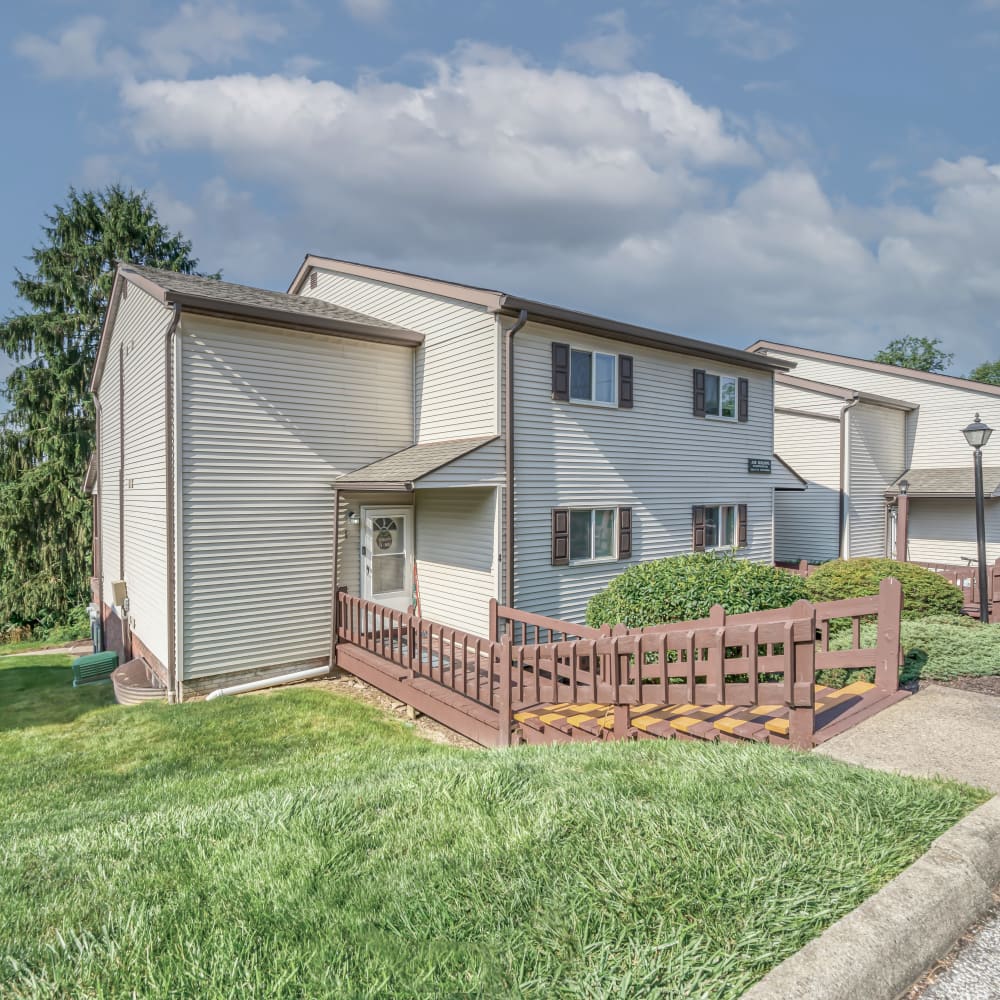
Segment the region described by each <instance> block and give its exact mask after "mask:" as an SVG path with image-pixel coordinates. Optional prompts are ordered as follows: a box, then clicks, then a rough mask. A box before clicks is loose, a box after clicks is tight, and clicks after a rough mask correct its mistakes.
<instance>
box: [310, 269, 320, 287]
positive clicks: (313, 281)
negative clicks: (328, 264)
mask: <svg viewBox="0 0 1000 1000" xmlns="http://www.w3.org/2000/svg"><path fill="white" fill-rule="evenodd" d="M318 281H319V277H318V275H317V274H316V272H315V271H310V272H309V287H310V288H315V287H316V285H317V283H318Z"/></svg>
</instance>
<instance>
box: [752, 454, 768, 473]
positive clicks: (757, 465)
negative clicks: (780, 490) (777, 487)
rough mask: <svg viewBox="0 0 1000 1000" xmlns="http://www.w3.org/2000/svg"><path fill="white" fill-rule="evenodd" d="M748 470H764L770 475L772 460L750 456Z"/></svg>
mask: <svg viewBox="0 0 1000 1000" xmlns="http://www.w3.org/2000/svg"><path fill="white" fill-rule="evenodd" d="M747 472H763V473H764V474H766V475H770V473H771V460H770V459H769V458H748V459H747Z"/></svg>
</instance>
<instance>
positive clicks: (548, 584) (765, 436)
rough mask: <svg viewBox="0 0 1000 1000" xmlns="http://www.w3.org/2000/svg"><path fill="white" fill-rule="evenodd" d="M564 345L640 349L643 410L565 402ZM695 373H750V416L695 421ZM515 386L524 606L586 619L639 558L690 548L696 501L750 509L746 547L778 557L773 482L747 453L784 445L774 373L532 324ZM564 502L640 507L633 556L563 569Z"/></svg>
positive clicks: (524, 335)
mask: <svg viewBox="0 0 1000 1000" xmlns="http://www.w3.org/2000/svg"><path fill="white" fill-rule="evenodd" d="M553 341H558V342H561V343H570V344H571V345H573V346H576V347H580V348H583V349H587V350H599V351H604V352H608V353H613V354H630V355H632V356H633V358H634V364H635V368H634V372H635V374H634V378H635V390H634V396H635V405H634V408H633V409H631V410H620V409H613V408H608V407H603V406H594V405H588V404H581V403H561V402H554V401H553V400H552V398H551V344H552V342H553ZM695 368H703V369H705V370H707V371H710V372H715V373H718V374H723V375H735V376H737V377H745V378H747V379H749V382H750V421H749V422H748V423H745V424H741V423H738V422H737V421H722V420H713V419H708V418H699V417H694V416H693V415H692V372H693V370H694V369H695ZM514 388H515V406H516V413H515V455H516V470H515V508H514V509H515V518H516V529H515V533H514V541H515V545H514V548H515V595H514V600H515V603H516V604H517V606H518V607H521V608H525V609H529V610H531V611H535V612H539V613H542V614H550V615H555V616H556V617H560V618H565V619H569V620H571V621H582V619H583V617H584V613H585V609H586V605H587V601H588V600H589V598H590V596H591V595H592V594H594V593H595V592H597V591H598V590H600V589H601V588H603V587H604V586H606V585H607V583H608V582H609V581H610V580H611V579H612V578H613V577H614V576H617V575H618V574H619V573H621V572H622V571H623V570H624V569H625V568H626V566H628V565H629V564H630V563H634V562H641V561H645V560H650V559H656V558H660V557H663V556H668V555H673V554H677V553H682V552H689V551H691V544H692V538H691V507H692V506H693V505H695V504H711V503H734V504H738V503H745V504H747V506H748V546H747V548H746V549H744V550H742V551H741V553H740V554H741V555H742V556H744V557H746V558H750V559H756V560H761V561H765V562H767V561H770V560H771V558H772V552H773V549H772V504H773V483H772V482H771V477H770V476H766V475H752V474H750V473H748V472H747V459H748V458H770V457H771V455H772V452H773V451H774V448H773V440H772V427H773V423H772V415H773V402H774V401H773V379H772V376H771V374H770V373H768V372H759V371H755V370H750V369H741V368H739V367H736V366H732V365H721V364H716V363H714V362H711V361H702V360H701V359H698V358H695V357H687V356H684V355H679V354H672V353H670V352H667V351H658V350H655V349H653V348H647V347H638V346H632V345H624V344H621V343H617V342H615V341H612V340H607V339H603V338H599V337H594V336H587V335H583V334H574V333H572V332H570V331H567V330H562V329H553V328H546V327H544V326H541V325H538V324H533V323H531V324H529V325H528V326H527V327H525V329H524V330H522V331H521V332H520V333H519V334H518V335H517V338H516V362H515V386H514ZM789 461H791V459H790V458H789ZM792 464H793V465H794V463H792ZM560 506H569V507H572V506H579V507H621V506H628V507H631V508H632V518H633V531H632V552H633V555H632V558H631V559H630V560H627V561H612V562H595V563H590V564H579V565H570V566H552V565H551V510H552V508H553V507H560Z"/></svg>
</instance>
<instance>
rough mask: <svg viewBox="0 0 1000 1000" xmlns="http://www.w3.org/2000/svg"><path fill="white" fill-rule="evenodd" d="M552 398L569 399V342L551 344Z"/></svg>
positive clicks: (562, 400)
mask: <svg viewBox="0 0 1000 1000" xmlns="http://www.w3.org/2000/svg"><path fill="white" fill-rule="evenodd" d="M552 398H553V399H556V400H559V401H561V402H564V403H565V402H568V401H569V344H553V345H552Z"/></svg>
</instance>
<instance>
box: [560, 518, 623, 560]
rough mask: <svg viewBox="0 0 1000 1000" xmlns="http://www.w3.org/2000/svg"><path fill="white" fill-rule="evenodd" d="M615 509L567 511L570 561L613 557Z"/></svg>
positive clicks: (614, 553) (615, 556)
mask: <svg viewBox="0 0 1000 1000" xmlns="http://www.w3.org/2000/svg"><path fill="white" fill-rule="evenodd" d="M616 519H617V510H616V509H615V508H614V507H609V508H607V509H602V508H598V509H596V510H571V511H570V512H569V559H570V562H589V561H593V560H596V559H615V558H617V549H616V545H615V537H616V531H615V528H616Z"/></svg>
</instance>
